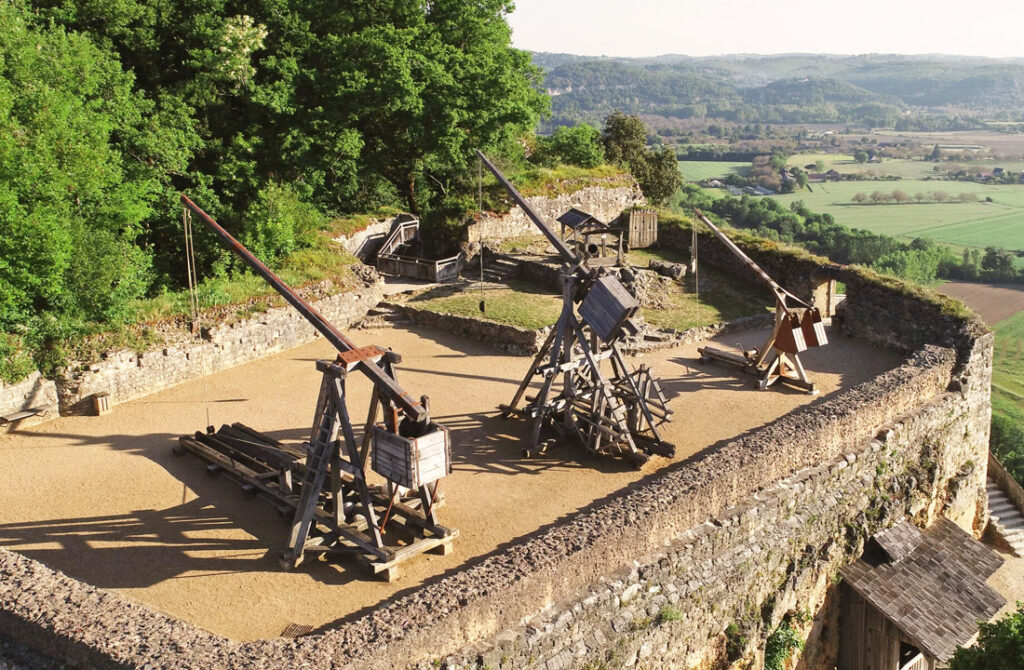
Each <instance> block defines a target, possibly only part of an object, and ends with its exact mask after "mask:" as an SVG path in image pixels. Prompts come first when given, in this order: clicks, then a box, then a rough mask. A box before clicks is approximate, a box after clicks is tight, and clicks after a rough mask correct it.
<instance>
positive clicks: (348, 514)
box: [175, 195, 459, 581]
mask: <svg viewBox="0 0 1024 670" xmlns="http://www.w3.org/2000/svg"><path fill="white" fill-rule="evenodd" d="M181 201H182V204H183V205H184V206H185V208H186V214H187V213H188V212H189V211H191V212H193V213H195V214H196V215H197V216H198V217H199V218H200V219H201V220H202V221H203V222H204V223H205V224H206V225H207V226H208V227H209V228H210V229H212V230H213V231H214V232H215V233H216V234H217V236H218V237H220V238H221V240H223V241H224V242H225V244H226V245H227V246H228V247H230V248H231V249H232V250H233V251H234V252H235V253H236V254H238V255H239V256H240V257H241V258H242V260H244V261H245V262H246V264H248V265H249V266H250V267H251V268H252V269H253V270H255V271H256V273H257V274H259V275H260V276H261V277H263V278H264V279H266V280H267V282H268V283H269V284H270V285H271V286H272V287H273V288H274V289H275V290H276V291H277V292H278V293H280V294H281V296H282V297H283V298H284V299H285V300H286V301H288V302H289V303H290V304H291V305H292V306H293V307H294V308H295V309H296V310H298V312H299V313H300V314H301V315H302V316H303V317H305V318H306V320H308V321H309V322H310V323H311V324H312V325H313V327H315V328H316V329H317V330H318V331H320V333H321V334H322V335H323V336H324V337H325V338H326V339H327V341H329V342H330V343H331V344H333V345H334V346H335V348H336V349H337V350H338V356H337V358H336V359H335V360H334V361H317V362H316V368H317V370H318V371H320V372H321V373H322V374H323V379H322V381H321V383H320V394H319V398H318V400H317V404H316V412H315V413H314V418H313V430H312V435H311V437H310V440H309V442H308V443H306V444H305V445H304V449H301V450H300V449H298V448H295V447H292V446H289V445H284V444H281V443H280V442H278V441H276V440H274V439H272V438H270V437H268V436H266V435H263V434H262V433H259V432H257V431H255V430H253V429H252V428H249V427H247V426H244V425H242V424H240V423H235V424H232V425H230V426H228V425H225V426H222V427H221V428H220V430H218V431H216V432H214V430H213V426H209V427H207V429H206V432H205V433H204V432H196V433H195V434H194V435H186V436H183V437H181V438H179V446H178V447H176V449H175V453H178V454H183V453H184V452H185V451H191V452H192V453H194V454H196V455H197V456H199V457H200V458H202V459H203V460H205V461H207V462H208V463H209V465H207V470H208V471H210V472H211V473H220V472H223V473H226V474H227V475H228V476H230V477H231V478H232V479H234V480H235V481H236V482H237V483H238V484H239V485H240V486H241V487H242V489H243V490H244V491H246V492H248V493H253V494H258V495H260V496H262V497H264V498H266V499H267V500H269V501H270V502H271V503H272V504H274V505H275V506H276V507H277V509H278V512H279V513H280V514H281V515H282V516H286V517H287V516H291V518H292V525H291V532H290V534H289V539H288V549H286V550H285V551H283V552H282V553H281V556H280V564H281V567H282V568H284V569H292V568H295V567H297V566H298V565H299V564H300V563H301V562H302V560H303V557H304V555H305V554H306V553H307V552H319V553H325V554H331V555H334V554H349V555H352V554H354V555H355V556H356V557H358V558H359V559H361V560H363V561H364V562H365V563H367V564H368V565H369V566H370V567H371V568H372V569H373V572H374V573H376V574H383V576H384V577H385V578H386V579H387V580H388V581H392V580H394V579H396V578H397V577H398V565H399V564H400V563H401V562H403V561H405V560H406V559H408V558H410V557H412V556H415V555H417V554H420V553H423V552H425V551H431V550H432V551H436V552H439V553H442V554H448V553H450V551H451V548H452V542H453V540H454V539H455V538H456V537H458V535H459V532H458V531H457V530H453V529H449V528H446V527H444V526H442V525H440V524H439V523H438V520H437V510H438V508H439V507H440V506H441V505H442V504H443V499H442V496H441V494H440V493H439V491H438V483H439V481H440V479H441V478H442V477H444V476H445V475H447V474H449V472H450V471H451V455H450V442H449V437H448V429H447V428H445V427H444V426H441V425H439V424H436V423H433V422H432V421H431V420H430V406H429V402H428V400H427V397H426V396H422V397H421V398H420V400H419V401H417V400H414V399H413V398H411V397H410V396H409V394H408V393H406V392H405V390H403V389H402V387H401V386H399V385H398V381H397V378H396V375H395V366H396V365H397V364H398V363H400V362H401V357H400V356H399V355H398V354H396V353H394V352H392V351H390V350H387V349H382V348H381V347H377V346H368V347H357V346H356V345H355V344H353V343H352V341H351V340H349V339H348V338H347V337H345V335H343V334H342V333H341V332H340V331H338V330H337V329H336V328H335V327H334V326H332V325H331V324H330V323H329V322H328V321H327V320H326V319H325V318H324V317H323V316H321V315H320V313H319V312H317V311H316V310H315V309H314V308H313V307H312V306H311V305H310V304H309V303H307V302H306V301H304V300H303V299H302V298H301V297H300V296H299V295H298V294H297V293H295V291H294V290H292V288H291V287H290V286H288V285H287V284H285V283H284V282H283V281H282V280H281V279H280V278H278V277H277V276H276V275H275V274H274V273H273V272H271V271H270V270H269V269H268V268H267V267H266V266H265V265H264V264H263V263H261V262H260V260H259V259H257V258H256V257H255V256H253V255H252V253H250V252H249V250H248V249H246V248H245V247H244V246H243V245H242V244H241V243H239V242H238V241H237V240H235V238H233V237H232V236H231V235H230V234H229V233H228V232H227V231H226V230H224V229H223V228H222V227H221V226H220V225H218V224H217V222H216V221H214V220H213V219H212V218H210V217H209V216H208V215H207V214H206V212H204V211H203V210H201V209H200V208H199V207H198V206H197V205H196V204H195V203H193V202H192V201H191V200H189V199H188V198H187V197H186V196H185V195H182V196H181ZM187 218H188V217H186V219H187ZM188 225H189V224H188V223H186V226H188ZM186 230H188V228H186ZM353 371H359V372H360V373H362V374H363V375H365V376H366V377H368V378H369V379H370V380H371V381H372V382H373V392H372V396H371V398H370V410H369V416H368V417H367V419H366V424H365V427H364V431H363V435H362V439H361V441H359V440H357V439H356V435H355V431H354V430H353V426H352V421H351V419H350V417H349V412H348V407H347V404H346V397H347V396H346V385H345V382H346V378H347V377H348V375H349V374H350V373H351V372H353ZM381 410H383V423H378V421H377V418H378V415H379V414H380V412H381ZM367 460H369V462H370V467H371V469H372V470H373V471H374V472H376V473H377V474H379V475H381V476H383V477H384V480H385V485H384V486H383V487H381V486H371V485H370V484H369V483H368V482H367V476H366V475H367V473H366V465H367ZM386 540H388V541H386ZM399 541H400V542H401V544H399Z"/></svg>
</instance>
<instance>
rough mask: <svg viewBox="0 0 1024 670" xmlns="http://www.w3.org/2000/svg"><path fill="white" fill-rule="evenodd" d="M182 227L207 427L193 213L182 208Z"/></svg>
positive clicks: (208, 403) (189, 302)
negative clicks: (193, 239) (193, 241)
mask: <svg viewBox="0 0 1024 670" xmlns="http://www.w3.org/2000/svg"><path fill="white" fill-rule="evenodd" d="M181 225H182V228H184V229H185V272H186V274H187V275H188V305H189V310H190V311H191V312H192V330H193V331H194V332H195V334H196V337H197V338H198V339H199V369H200V371H201V373H202V377H203V405H204V407H205V409H206V425H207V426H212V425H213V422H212V421H211V420H210V391H209V387H208V386H207V383H206V360H205V357H204V356H203V329H202V328H200V325H199V288H198V285H199V280H198V279H197V277H196V252H195V249H194V248H193V246H192V213H191V212H190V211H188V208H187V207H182V208H181Z"/></svg>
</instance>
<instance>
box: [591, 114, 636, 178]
mask: <svg viewBox="0 0 1024 670" xmlns="http://www.w3.org/2000/svg"><path fill="white" fill-rule="evenodd" d="M601 141H602V142H603V143H604V153H605V156H606V157H607V159H608V162H610V163H614V164H616V165H622V166H632V164H633V163H635V162H637V161H638V160H643V159H644V158H646V152H647V126H645V125H644V122H643V121H641V120H640V118H639V117H636V116H629V115H626V114H623V113H622V112H619V111H616V112H612V113H611V114H609V115H608V116H606V117H605V119H604V128H603V129H602V130H601Z"/></svg>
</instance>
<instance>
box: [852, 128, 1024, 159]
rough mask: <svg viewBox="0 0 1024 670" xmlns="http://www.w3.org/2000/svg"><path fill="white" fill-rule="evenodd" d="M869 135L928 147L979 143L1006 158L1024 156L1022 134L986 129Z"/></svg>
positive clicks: (889, 132)
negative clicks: (912, 142)
mask: <svg viewBox="0 0 1024 670" xmlns="http://www.w3.org/2000/svg"><path fill="white" fill-rule="evenodd" d="M871 136H872V138H875V139H878V141H879V142H884V141H887V140H890V141H891V139H895V140H903V141H907V140H910V141H914V142H918V143H919V144H923V145H925V146H929V147H930V146H934V145H936V144H940V145H942V144H948V145H979V146H983V147H988V148H990V149H992V151H994V152H996V153H997V154H999V155H1001V156H1004V157H1006V158H1008V159H1009V158H1024V134H1009V133H997V132H992V131H988V130H965V131H957V132H948V133H923V132H905V131H904V132H897V131H895V130H877V131H875V132H873V133H872V134H871ZM890 138H891V139H890Z"/></svg>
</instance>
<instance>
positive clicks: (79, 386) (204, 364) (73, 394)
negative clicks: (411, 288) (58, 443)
mask: <svg viewBox="0 0 1024 670" xmlns="http://www.w3.org/2000/svg"><path fill="white" fill-rule="evenodd" d="M383 296H384V282H383V280H382V279H381V278H380V277H379V276H377V275H376V274H375V273H374V275H373V277H372V279H371V280H369V281H368V282H367V284H366V285H365V286H363V287H362V288H359V289H356V290H354V291H347V292H344V293H337V294H335V295H331V296H328V297H325V298H322V299H321V300H318V301H316V302H315V303H313V306H314V307H315V308H316V310H317V311H318V312H320V313H321V314H322V315H323V316H324V317H325V318H326V319H327V320H328V321H329V322H331V323H332V324H333V325H334V326H336V327H337V328H340V329H342V330H344V329H346V328H348V327H349V326H350V325H351V324H353V323H354V322H356V321H358V320H359V319H361V318H363V317H364V316H366V313H367V312H368V311H369V310H370V308H372V307H373V306H375V305H376V304H377V303H378V302H380V300H381V298H383ZM317 337H319V333H317V331H316V329H314V328H313V326H312V325H311V324H310V323H309V322H308V321H307V320H306V319H305V318H303V317H302V315H301V314H299V313H298V312H297V311H296V310H295V309H294V308H292V307H290V306H284V307H272V308H270V309H268V310H267V311H266V312H263V313H262V314H257V315H255V316H252V317H249V318H247V319H242V320H240V321H235V322H230V323H218V325H215V326H213V327H211V328H209V329H203V331H202V338H201V339H197V338H192V337H181V336H179V337H177V338H175V339H174V340H172V342H168V343H165V344H164V345H162V346H160V347H159V348H155V349H151V350H149V351H145V352H137V351H130V350H127V351H115V352H110V353H108V354H106V357H105V359H104V360H101V361H99V362H97V363H94V364H92V365H89V366H88V367H86V368H84V369H78V370H73V369H72V370H68V371H66V372H65V374H63V375H62V376H61V377H59V378H58V379H57V380H56V382H57V391H58V394H59V397H60V405H61V411H62V412H64V413H68V412H77V411H84V410H86V409H87V407H88V405H89V403H90V400H91V398H92V396H93V395H94V394H96V393H107V394H108V395H109V397H110V398H109V400H110V404H111V405H115V404H117V403H121V402H125V401H127V400H132V399H134V398H140V397H142V396H145V395H149V394H150V393H154V392H156V391H159V390H160V389H165V388H168V387H170V386H174V385H176V384H180V383H182V382H184V381H187V380H189V379H195V378H197V377H199V376H201V375H202V374H203V371H204V370H205V372H206V373H207V374H209V373H211V372H216V371H217V370H224V369H226V368H230V367H234V366H236V365H241V364H242V363H248V362H249V361H253V360H256V359H258V358H262V357H264V356H269V355H271V354H274V353H277V352H279V351H284V350H286V349H291V348H293V347H297V346H299V345H301V344H305V343H307V342H311V341H313V340H314V339H316V338H317Z"/></svg>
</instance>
